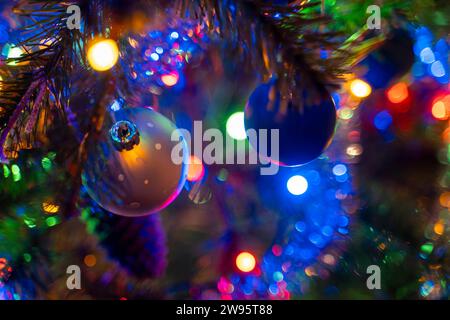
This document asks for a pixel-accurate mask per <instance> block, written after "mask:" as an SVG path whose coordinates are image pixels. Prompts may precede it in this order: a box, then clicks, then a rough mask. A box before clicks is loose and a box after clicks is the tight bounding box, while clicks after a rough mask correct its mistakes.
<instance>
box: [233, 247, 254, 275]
mask: <svg viewBox="0 0 450 320" xmlns="http://www.w3.org/2000/svg"><path fill="white" fill-rule="evenodd" d="M255 266H256V259H255V256H254V255H252V254H251V253H250V252H247V251H244V252H241V253H239V254H238V256H237V257H236V267H237V268H238V269H239V270H241V271H242V272H251V271H253V270H254V269H255Z"/></svg>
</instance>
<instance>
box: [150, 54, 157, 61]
mask: <svg viewBox="0 0 450 320" xmlns="http://www.w3.org/2000/svg"><path fill="white" fill-rule="evenodd" d="M150 58H152V60H153V61H158V60H159V54H157V53H156V52H153V53H152V54H151V55H150Z"/></svg>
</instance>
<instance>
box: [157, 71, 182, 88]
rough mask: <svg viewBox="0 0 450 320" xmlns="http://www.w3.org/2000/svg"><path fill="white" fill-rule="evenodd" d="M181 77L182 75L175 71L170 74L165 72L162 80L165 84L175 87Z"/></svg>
mask: <svg viewBox="0 0 450 320" xmlns="http://www.w3.org/2000/svg"><path fill="white" fill-rule="evenodd" d="M179 78H180V76H179V75H178V73H177V72H175V71H174V72H171V73H168V74H163V75H162V76H161V81H162V83H164V85H165V86H167V87H173V86H174V85H176V84H177V83H178V80H179Z"/></svg>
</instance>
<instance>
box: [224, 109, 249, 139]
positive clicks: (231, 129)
mask: <svg viewBox="0 0 450 320" xmlns="http://www.w3.org/2000/svg"><path fill="white" fill-rule="evenodd" d="M227 133H228V135H229V136H230V137H232V138H233V139H235V140H244V139H246V138H247V133H246V131H245V124H244V112H242V111H241V112H235V113H233V114H232V115H231V116H230V117H229V118H228V120H227Z"/></svg>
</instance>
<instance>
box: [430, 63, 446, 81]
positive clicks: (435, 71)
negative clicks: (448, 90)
mask: <svg viewBox="0 0 450 320" xmlns="http://www.w3.org/2000/svg"><path fill="white" fill-rule="evenodd" d="M430 70H431V74H432V75H433V76H435V77H436V78H440V77H443V76H445V69H444V66H443V64H442V62H440V61H435V62H433V64H432V65H431V68H430Z"/></svg>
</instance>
